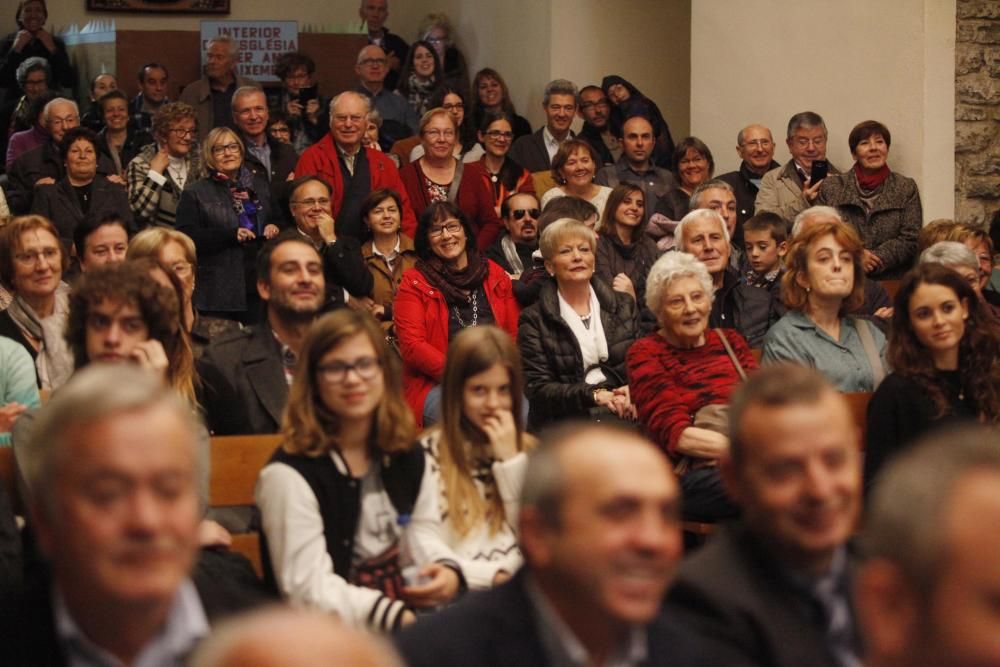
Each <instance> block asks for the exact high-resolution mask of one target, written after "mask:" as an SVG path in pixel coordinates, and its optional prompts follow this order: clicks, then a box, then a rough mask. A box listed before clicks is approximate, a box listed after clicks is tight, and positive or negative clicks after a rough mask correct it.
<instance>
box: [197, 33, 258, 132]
mask: <svg viewBox="0 0 1000 667" xmlns="http://www.w3.org/2000/svg"><path fill="white" fill-rule="evenodd" d="M237 62H239V51H238V49H237V46H236V41H235V40H234V39H233V38H232V37H230V36H229V35H217V36H215V37H213V38H212V39H210V40H208V48H207V49H206V50H205V66H204V68H203V74H202V76H201V78H200V79H198V80H197V81H192V82H191V83H189V84H188V85H186V86H184V90H182V91H181V95H180V97H179V98H177V99H178V100H179V101H181V102H185V103H187V104H190V105H191V106H193V107H194V108H195V109H196V110H197V111H198V141H204V140H205V137H207V136H208V133H209V132H210V131H211V130H212V129H213V128H216V127H228V128H230V129H231V130H234V131H235V130H236V124H235V123H234V122H233V112H232V100H233V93H235V92H236V89H237V88H242V87H243V86H258V87H259V85H260V84H258V83H257V82H256V81H254V80H253V79H248V78H245V77H242V76H240V75H239V74H237V72H236V63H237Z"/></svg>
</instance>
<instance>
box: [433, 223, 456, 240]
mask: <svg viewBox="0 0 1000 667" xmlns="http://www.w3.org/2000/svg"><path fill="white" fill-rule="evenodd" d="M445 231H447V232H448V233H449V234H451V235H452V236H454V235H455V234H458V233H459V232H461V231H462V223H461V222H459V221H457V220H453V221H451V222H448V223H445V224H443V225H441V226H440V227H431V228H429V229H428V230H427V238H431V239H436V238H439V237H440V236H441V235H442V234H444V233H445Z"/></svg>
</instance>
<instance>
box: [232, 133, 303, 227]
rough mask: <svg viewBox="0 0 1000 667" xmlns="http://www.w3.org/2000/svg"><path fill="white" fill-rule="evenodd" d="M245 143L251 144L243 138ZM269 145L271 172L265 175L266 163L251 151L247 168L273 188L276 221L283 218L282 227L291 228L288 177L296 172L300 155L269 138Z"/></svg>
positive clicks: (272, 204)
mask: <svg viewBox="0 0 1000 667" xmlns="http://www.w3.org/2000/svg"><path fill="white" fill-rule="evenodd" d="M243 141H244V143H247V144H249V140H248V139H246V138H245V137H244V138H243ZM267 145H268V146H270V147H271V171H270V172H269V173H265V170H264V163H263V162H261V161H260V160H258V159H257V156H256V155H254V154H253V153H252V152H251V151H250V150H249V149H248V150H247V152H246V156H245V160H246V164H247V167H249V168H250V171H252V172H253V173H254V174H255V175H257V174H259V175H261V176H263V177H264V178H265V179H266V180H267V181H268V182H269V184H270V186H271V210H272V212H273V216H274V218H275V220H277V219H278V218H281V219H282V220H283V221H284V222H283V223H281V225H280V226H281V227H289V226H291V224H292V212H291V210H290V209H289V208H288V197H289V195H291V193H290V192H289V191H288V183H289V180H288V175H289V174H290V173H292V172H293V171H295V165H296V163H298V161H299V154H298V153H296V152H295V149H294V148H292V146H291V145H290V144H285V143H282V142H280V141H278V140H277V139H272V138H271V137H268V138H267Z"/></svg>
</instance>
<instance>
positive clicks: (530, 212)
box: [511, 208, 542, 220]
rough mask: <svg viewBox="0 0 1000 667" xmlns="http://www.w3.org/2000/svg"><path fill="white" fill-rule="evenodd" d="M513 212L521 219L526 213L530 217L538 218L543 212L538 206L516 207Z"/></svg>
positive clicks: (516, 217)
mask: <svg viewBox="0 0 1000 667" xmlns="http://www.w3.org/2000/svg"><path fill="white" fill-rule="evenodd" d="M511 214H512V215H513V216H514V219H515V220H520V219H521V218H523V217H524V216H525V215H527V216H528V217H529V218H533V219H535V220H538V216H540V215H541V214H542V212H541V211H539V210H538V209H537V208H515V209H514V210H513V211H511Z"/></svg>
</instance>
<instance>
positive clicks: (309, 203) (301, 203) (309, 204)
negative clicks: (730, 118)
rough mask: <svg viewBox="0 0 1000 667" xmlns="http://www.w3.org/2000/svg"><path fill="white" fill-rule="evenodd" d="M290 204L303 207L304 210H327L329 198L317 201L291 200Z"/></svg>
mask: <svg viewBox="0 0 1000 667" xmlns="http://www.w3.org/2000/svg"><path fill="white" fill-rule="evenodd" d="M292 203H293V204H295V205H296V206H305V207H306V208H315V207H316V206H322V207H323V208H327V207H328V206H330V198H329V197H320V198H318V199H293V200H292Z"/></svg>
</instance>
